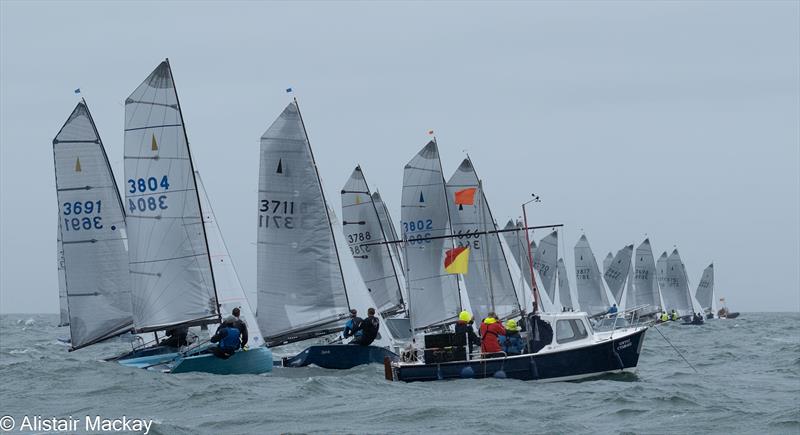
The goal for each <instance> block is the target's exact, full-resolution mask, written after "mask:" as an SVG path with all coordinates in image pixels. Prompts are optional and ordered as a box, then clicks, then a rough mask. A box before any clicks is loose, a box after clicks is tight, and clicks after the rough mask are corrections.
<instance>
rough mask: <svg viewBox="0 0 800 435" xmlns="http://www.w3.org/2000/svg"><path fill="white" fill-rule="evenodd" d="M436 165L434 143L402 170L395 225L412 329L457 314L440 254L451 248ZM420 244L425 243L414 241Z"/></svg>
mask: <svg viewBox="0 0 800 435" xmlns="http://www.w3.org/2000/svg"><path fill="white" fill-rule="evenodd" d="M447 201H448V200H447V194H446V192H445V185H444V178H443V176H442V166H441V162H440V161H439V150H438V148H437V146H436V142H434V141H430V142H428V144H427V145H425V147H424V148H422V150H420V152H419V153H417V155H416V156H414V158H413V159H411V161H410V162H409V163H408V164H407V165H406V166H405V168H404V171H403V194H402V201H401V213H400V214H401V224H402V232H403V238H404V239H407V240H408V243H407V246H406V248H405V249H406V265H405V266H406V269H407V276H406V279H407V280H408V286H409V288H410V293H411V294H410V295H409V298H408V299H409V300H408V304H409V310H410V311H411V319H412V325H411V326H412V329H414V330H417V329H422V328H425V327H428V326H432V325H436V324H441V323H447V322H450V321H452V320H454V319H455V318H456V317H457V316H458V313H459V311H461V300H460V297H459V285H458V277H457V275H449V274H447V273H445V270H444V258H445V250H446V249H450V248H452V247H453V246H454V243H453V240H452V239H450V238H438V239H430V238H431V237H443V236H447V235H449V234H450V231H449V230H450V216H449V211H448V205H447ZM418 239H425V240H418Z"/></svg>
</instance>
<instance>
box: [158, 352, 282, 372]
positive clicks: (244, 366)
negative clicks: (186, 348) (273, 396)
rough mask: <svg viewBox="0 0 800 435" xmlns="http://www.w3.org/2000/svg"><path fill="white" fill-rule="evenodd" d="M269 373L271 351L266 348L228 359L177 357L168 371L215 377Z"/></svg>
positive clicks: (205, 355)
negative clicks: (208, 374) (201, 373)
mask: <svg viewBox="0 0 800 435" xmlns="http://www.w3.org/2000/svg"><path fill="white" fill-rule="evenodd" d="M271 371H272V351H271V350H269V348H267V347H256V348H253V349H250V350H248V351H242V350H239V351H237V352H236V353H234V354H233V355H232V356H231V357H230V358H228V359H222V358H219V357H217V356H215V355H213V354H211V353H201V354H198V355H193V356H187V357H179V358H177V359H176V360H175V362H174V364H172V366H171V368H170V369H169V372H170V373H188V372H204V373H213V374H217V375H246V374H251V375H257V374H261V373H267V372H271Z"/></svg>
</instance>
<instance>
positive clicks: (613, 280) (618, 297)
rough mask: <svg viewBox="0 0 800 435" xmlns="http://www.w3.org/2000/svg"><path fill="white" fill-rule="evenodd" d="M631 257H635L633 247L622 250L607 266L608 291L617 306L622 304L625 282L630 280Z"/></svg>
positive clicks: (605, 275)
mask: <svg viewBox="0 0 800 435" xmlns="http://www.w3.org/2000/svg"><path fill="white" fill-rule="evenodd" d="M631 256H633V245H628V246H625V247H624V248H622V249H620V250H619V251H617V255H615V256H614V258H613V259H612V260H611V262H610V263H609V264H608V266H606V271H605V273H604V274H603V278H604V279H605V281H606V284H608V289H609V290H610V291H611V295H612V296H614V300H615V303H617V304H621V303H622V292H623V290H624V289H625V281H626V280H627V279H628V274H629V273H630V270H631Z"/></svg>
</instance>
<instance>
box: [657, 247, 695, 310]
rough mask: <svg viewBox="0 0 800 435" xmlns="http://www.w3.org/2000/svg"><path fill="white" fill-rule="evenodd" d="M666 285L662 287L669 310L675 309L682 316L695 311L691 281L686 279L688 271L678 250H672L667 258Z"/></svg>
mask: <svg viewBox="0 0 800 435" xmlns="http://www.w3.org/2000/svg"><path fill="white" fill-rule="evenodd" d="M664 278H665V279H664V281H665V285H664V287H662V289H661V294H662V295H663V297H664V305H665V307H664V308H666V309H667V311H671V310H673V309H674V310H675V311H677V312H678V314H679V315H680V316H686V315H690V314H692V313H694V309H693V308H692V297H691V294H690V293H689V283H688V282H687V281H686V271H685V268H684V265H683V261H681V256H680V254H678V250H677V249H675V250H673V251H672V254H670V256H669V257H668V258H667V263H666V273H665V275H664Z"/></svg>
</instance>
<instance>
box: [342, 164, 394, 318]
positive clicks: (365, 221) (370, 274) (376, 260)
mask: <svg viewBox="0 0 800 435" xmlns="http://www.w3.org/2000/svg"><path fill="white" fill-rule="evenodd" d="M342 226H343V228H344V236H345V240H346V241H347V245H348V247H349V248H350V253H351V254H352V256H353V258H354V259H355V263H356V265H357V266H358V270H359V272H360V274H361V277H362V278H363V280H364V283H365V284H366V286H367V289H368V290H369V294H370V296H371V297H372V300H373V301H374V302H375V305H376V306H377V310H378V312H380V313H387V312H388V313H391V312H396V311H398V310H400V309H402V308H403V295H402V293H401V291H400V289H401V284H400V278H399V277H398V271H397V270H396V267H395V263H394V262H393V261H392V246H393V245H389V244H386V243H384V242H385V241H386V237H385V235H384V228H383V223H382V222H381V219H380V215H379V212H378V204H375V202H374V201H373V196H372V194H371V192H370V190H369V186H368V185H367V180H366V179H365V178H364V173H363V172H362V170H361V167H360V166H357V167H356V168H355V169H354V170H353V173H352V174H351V175H350V178H349V179H348V180H347V182H346V183H345V185H344V187H343V188H342Z"/></svg>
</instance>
